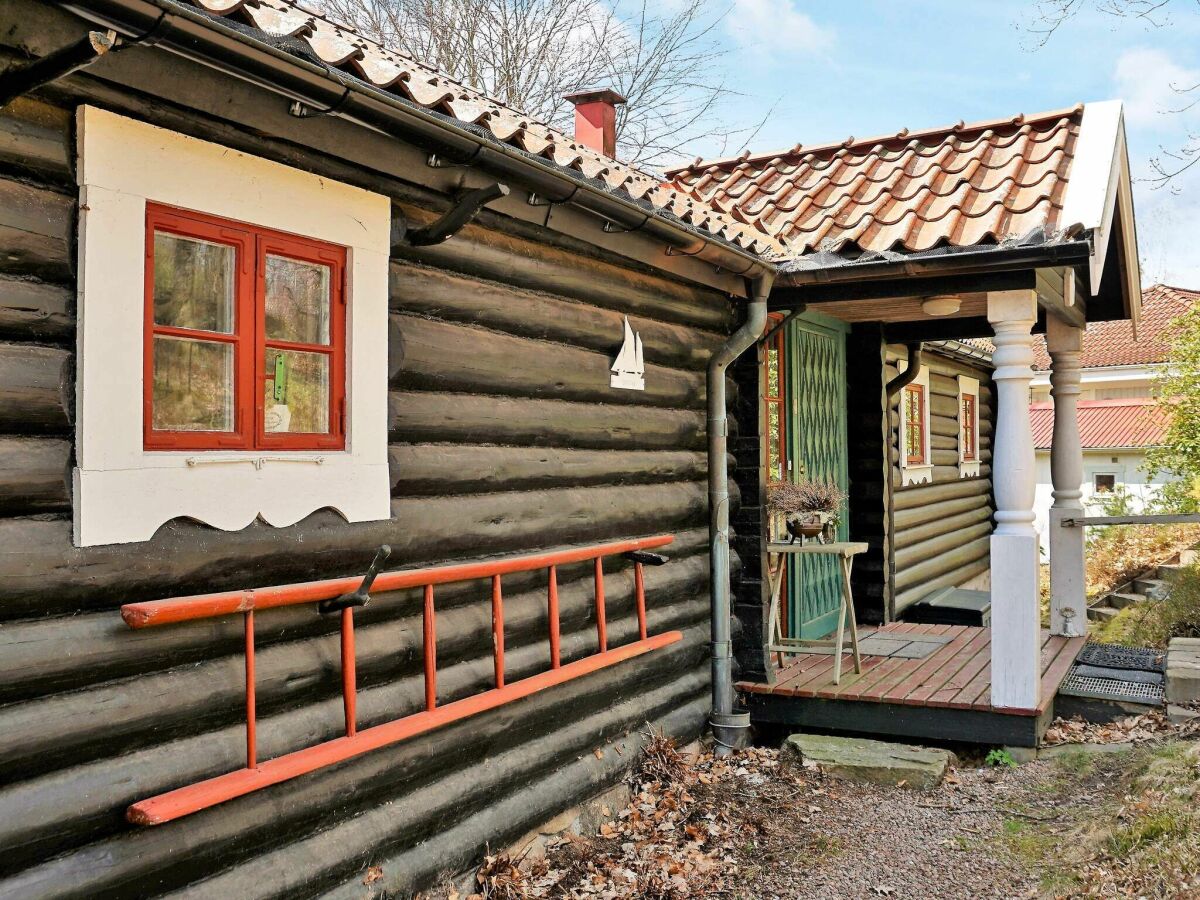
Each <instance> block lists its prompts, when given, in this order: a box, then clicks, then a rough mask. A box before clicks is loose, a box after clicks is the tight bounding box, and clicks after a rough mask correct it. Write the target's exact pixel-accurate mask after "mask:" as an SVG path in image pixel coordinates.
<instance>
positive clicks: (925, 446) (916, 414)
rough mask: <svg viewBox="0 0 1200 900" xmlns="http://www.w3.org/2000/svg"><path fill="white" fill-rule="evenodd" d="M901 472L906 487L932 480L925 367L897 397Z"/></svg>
mask: <svg viewBox="0 0 1200 900" xmlns="http://www.w3.org/2000/svg"><path fill="white" fill-rule="evenodd" d="M899 443H900V448H899V449H900V469H901V474H902V479H901V480H902V482H903V484H905V485H909V484H923V483H927V482H930V481H932V480H933V462H932V458H931V453H930V440H929V370H928V369H927V368H925V367H924V366H922V367H921V369H920V371H919V372H918V373H917V377H916V378H914V379H913V380H912V381H911V382H909V383H908V384H907V385H905V387H904V389H903V391H901V395H900V435H899Z"/></svg>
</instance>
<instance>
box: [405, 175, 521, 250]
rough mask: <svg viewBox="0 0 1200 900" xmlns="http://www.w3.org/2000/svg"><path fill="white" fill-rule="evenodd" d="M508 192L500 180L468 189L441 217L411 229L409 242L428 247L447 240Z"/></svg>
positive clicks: (413, 245)
mask: <svg viewBox="0 0 1200 900" xmlns="http://www.w3.org/2000/svg"><path fill="white" fill-rule="evenodd" d="M508 194H509V189H508V185H505V184H501V183H500V182H498V181H497V182H493V183H492V184H488V185H484V186H483V187H481V188H475V190H473V191H467V192H466V193H465V194H461V195H460V196H459V198H458V200H457V201H456V202H455V204H454V205H453V206H452V207H450V209H448V210H447V211H446V212H445V213H444V214H443V215H442V217H441V218H440V219H437V220H436V221H434V222H431V223H430V224H429V225H426V226H425V227H424V228H418V229H417V230H415V231H410V232H409V233H408V235H407V242H408V244H409V246H412V247H428V246H429V245H431V244H440V243H442V242H443V241H447V240H449V239H450V238H452V237H454V235H456V234H457V233H458V232H459V231H461V230H462V229H463V228H464V227H465V226H466V225H467V224H468V223H469V222H470V221H471V220H472V219H474V218H475V216H476V215H477V214H478V213H479V211H480V210H481V209H483V208H484V207H485V206H487V205H488V204H489V203H491V202H492V201H493V200H499V199H500V198H501V197H507V196H508Z"/></svg>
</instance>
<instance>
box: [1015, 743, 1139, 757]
mask: <svg viewBox="0 0 1200 900" xmlns="http://www.w3.org/2000/svg"><path fill="white" fill-rule="evenodd" d="M1133 747H1134V744H1133V742H1132V741H1115V742H1113V743H1111V744H1094V743H1086V744H1055V745H1054V746H1052V747H1043V748H1042V749H1041V750H1039V751H1038V759H1054V758H1055V757H1056V756H1071V755H1072V754H1075V753H1090V754H1097V753H1124V752H1125V751H1126V750H1132V749H1133Z"/></svg>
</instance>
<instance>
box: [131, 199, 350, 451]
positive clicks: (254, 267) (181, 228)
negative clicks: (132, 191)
mask: <svg viewBox="0 0 1200 900" xmlns="http://www.w3.org/2000/svg"><path fill="white" fill-rule="evenodd" d="M156 232H165V233H169V234H176V235H179V236H181V237H194V238H199V239H201V240H206V241H211V242H213V243H218V244H225V245H227V246H232V247H233V248H234V250H235V253H236V270H235V273H236V274H235V278H234V323H233V330H232V332H231V333H229V334H222V333H220V332H212V331H204V330H200V329H194V328H181V327H177V326H171V325H159V324H156V323H155V321H154V235H155V233H156ZM267 254H271V255H277V256H285V257H288V258H289V259H296V260H298V261H300V262H309V263H316V264H318V265H325V266H328V267H329V268H330V277H329V288H330V290H329V303H330V315H329V344H328V346H324V345H315V344H304V343H297V342H292V341H280V340H275V339H268V338H267V336H266V257H267ZM345 283H346V249H345V248H344V247H340V246H337V245H336V244H329V243H326V242H324V241H317V240H313V239H312V238H305V237H298V236H296V235H290V234H286V233H284V232H280V231H275V230H272V229H269V228H260V227H258V226H255V225H250V224H248V223H244V222H236V221H233V220H231V219H223V218H220V217H218V216H212V215H208V214H206V213H198V212H193V211H191V210H183V209H176V208H174V207H170V206H164V205H162V204H158V203H147V204H146V274H145V300H144V303H145V319H144V329H143V330H144V343H143V350H142V354H143V394H142V432H143V435H142V437H143V446H144V448H145V449H146V450H342V449H344V448H345V446H346V422H345V418H346V287H345ZM156 335H160V336H171V337H182V338H192V339H198V340H203V341H210V342H215V343H223V344H229V345H232V347H233V354H234V363H233V396H234V427H233V430H232V431H228V432H225V431H168V430H162V429H156V428H155V427H154V338H155V336H156ZM268 349H282V350H298V351H304V352H311V353H320V354H322V355H324V356H327V357H328V358H329V420H328V421H329V431H328V432H326V433H303V432H267V431H266V429H265V418H264V417H265V413H266V408H265V400H264V392H265V390H266V371H265V366H266V363H265V360H266V351H267V350H268ZM251 417H253V421H251Z"/></svg>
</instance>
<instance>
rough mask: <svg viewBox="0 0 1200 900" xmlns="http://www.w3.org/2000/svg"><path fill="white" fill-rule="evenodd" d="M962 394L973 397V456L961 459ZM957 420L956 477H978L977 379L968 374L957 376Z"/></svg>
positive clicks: (963, 450) (962, 448)
mask: <svg viewBox="0 0 1200 900" xmlns="http://www.w3.org/2000/svg"><path fill="white" fill-rule="evenodd" d="M963 394H970V395H972V396H973V397H974V398H975V458H974V459H963V453H964V452H965V451H966V447H964V446H963V440H962V433H963V420H962V408H963ZM955 418H956V419H957V421H958V477H959V478H978V477H979V379H978V378H972V377H971V376H969V375H959V376H958V413H957V415H956V416H955Z"/></svg>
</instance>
